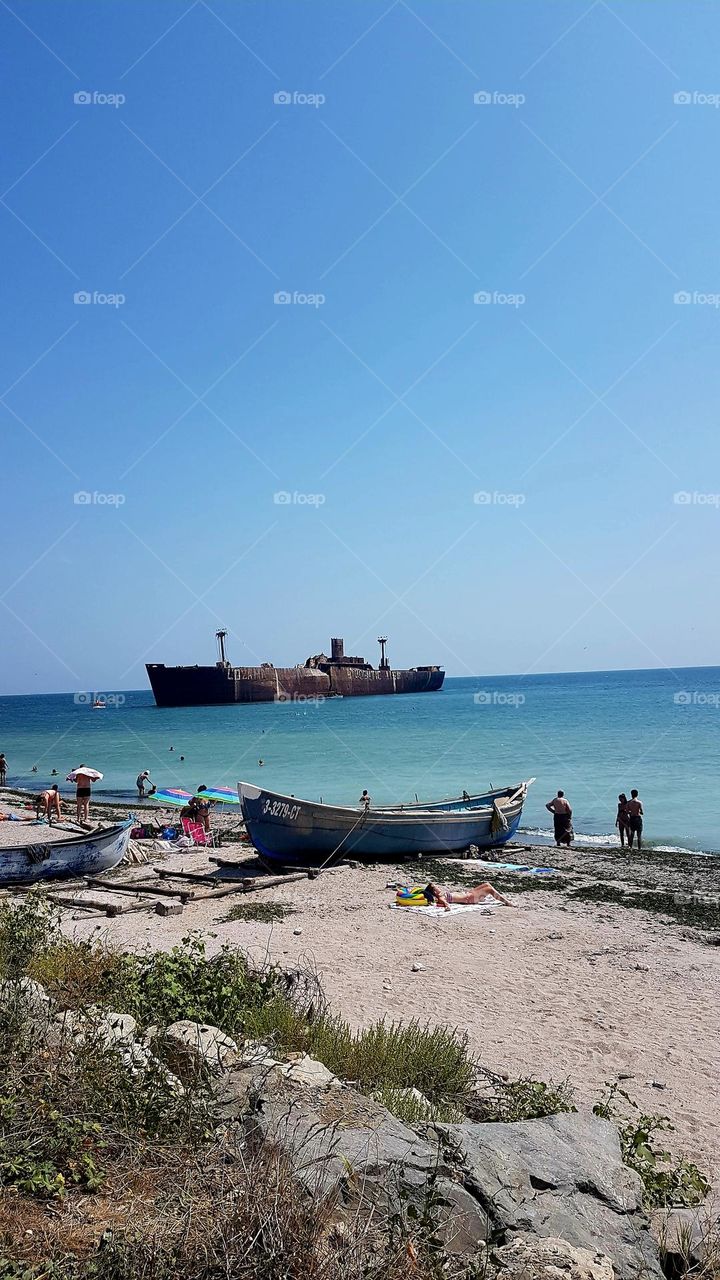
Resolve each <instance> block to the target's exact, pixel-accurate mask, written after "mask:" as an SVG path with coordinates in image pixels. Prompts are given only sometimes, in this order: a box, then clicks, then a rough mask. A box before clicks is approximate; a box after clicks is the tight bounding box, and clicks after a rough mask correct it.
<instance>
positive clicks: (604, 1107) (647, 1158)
mask: <svg viewBox="0 0 720 1280" xmlns="http://www.w3.org/2000/svg"><path fill="white" fill-rule="evenodd" d="M607 1089H608V1093H607V1096H606V1097H605V1098H603V1099H602V1101H601V1102H598V1103H596V1104H595V1106H594V1107H593V1111H594V1112H595V1115H596V1116H603V1117H604V1118H605V1119H607V1120H613V1121H614V1122H615V1124H616V1125H617V1127H618V1132H619V1134H620V1150H621V1153H622V1158H623V1161H624V1163H625V1164H626V1165H627V1166H628V1168H630V1169H634V1170H635V1173H637V1174H639V1176H640V1178H641V1180H642V1184H643V1187H644V1195H643V1201H644V1204H645V1206H646V1208H648V1209H657V1208H671V1207H675V1206H690V1205H697V1204H701V1203H702V1201H703V1200H704V1199H705V1197H706V1195H707V1194H708V1191H709V1190H710V1183H709V1182H708V1180H707V1178H706V1177H705V1176H704V1174H702V1173H701V1172H700V1170H699V1169H698V1167H697V1165H696V1164H693V1163H692V1162H691V1161H689V1160H686V1159H684V1157H680V1158H679V1159H677V1160H673V1157H672V1155H671V1154H670V1152H669V1151H664V1150H661V1149H659V1148H657V1147H656V1146H655V1145H654V1137H655V1135H656V1134H658V1133H672V1132H673V1130H674V1126H673V1125H672V1124H671V1123H670V1121H669V1119H668V1117H667V1116H663V1115H646V1114H645V1113H644V1112H643V1111H642V1110H641V1108H640V1107H639V1106H638V1104H637V1103H636V1102H634V1101H633V1099H632V1098H631V1097H630V1095H629V1094H627V1093H626V1092H625V1090H624V1089H621V1088H620V1086H619V1085H618V1084H612V1085H610V1084H608V1085H607ZM618 1100H621V1102H620V1106H618ZM623 1104H624V1105H623ZM628 1110H629V1114H628Z"/></svg>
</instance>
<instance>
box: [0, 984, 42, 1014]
mask: <svg viewBox="0 0 720 1280" xmlns="http://www.w3.org/2000/svg"><path fill="white" fill-rule="evenodd" d="M52 1003H53V1002H52V1000H51V999H50V996H49V995H48V993H47V991H46V990H45V988H44V987H43V986H42V985H41V984H40V983H39V982H35V981H33V979H32V978H18V979H17V980H13V979H10V978H8V979H6V980H5V981H4V982H0V1005H2V1007H3V1008H4V1009H17V1011H18V1012H22V1013H25V1014H27V1015H29V1016H30V1017H31V1018H40V1019H43V1018H47V1017H48V1015H49V1013H50V1009H51V1007H52Z"/></svg>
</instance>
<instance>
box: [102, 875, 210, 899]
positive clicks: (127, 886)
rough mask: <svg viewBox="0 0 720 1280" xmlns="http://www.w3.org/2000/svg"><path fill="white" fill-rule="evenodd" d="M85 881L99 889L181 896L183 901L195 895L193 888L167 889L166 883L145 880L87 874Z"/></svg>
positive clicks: (112, 891)
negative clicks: (132, 880) (106, 878)
mask: <svg viewBox="0 0 720 1280" xmlns="http://www.w3.org/2000/svg"><path fill="white" fill-rule="evenodd" d="M85 883H86V884H90V885H93V886H94V887H95V888H97V889H106V890H108V891H109V892H110V893H152V894H156V895H157V894H162V895H163V897H166V898H179V899H180V901H181V902H191V901H192V899H193V898H194V897H195V891H194V890H193V889H166V888H165V886H164V885H159V884H157V883H153V884H146V883H145V882H140V883H139V884H134V883H131V882H130V881H129V880H123V881H113V880H101V879H99V878H98V877H97V876H86V877H85Z"/></svg>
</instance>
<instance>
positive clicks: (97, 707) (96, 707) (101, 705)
mask: <svg viewBox="0 0 720 1280" xmlns="http://www.w3.org/2000/svg"><path fill="white" fill-rule="evenodd" d="M106 707H107V702H101V701H100V699H99V698H96V699H95V701H94V702H93V704H92V709H93V711H105V709H106Z"/></svg>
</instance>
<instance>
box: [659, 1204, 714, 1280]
mask: <svg viewBox="0 0 720 1280" xmlns="http://www.w3.org/2000/svg"><path fill="white" fill-rule="evenodd" d="M719 1232H720V1216H719V1215H718V1213H717V1212H714V1213H713V1212H712V1211H711V1210H710V1209H708V1208H705V1207H704V1206H702V1205H701V1206H700V1207H698V1208H696V1209H661V1210H660V1211H659V1212H658V1213H656V1214H655V1216H654V1217H653V1222H652V1233H653V1235H654V1237H655V1239H656V1240H657V1242H658V1244H659V1245H660V1252H661V1254H662V1258H663V1270H664V1272H665V1275H666V1276H683V1275H685V1273H686V1272H687V1271H690V1270H691V1269H693V1271H698V1272H701V1273H702V1271H703V1267H704V1266H705V1264H706V1263H710V1262H712V1261H713V1254H714V1251H715V1250H716V1249H717V1245H716V1243H715V1242H716V1241H717V1238H718V1233H719ZM709 1273H710V1271H709Z"/></svg>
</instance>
